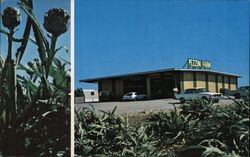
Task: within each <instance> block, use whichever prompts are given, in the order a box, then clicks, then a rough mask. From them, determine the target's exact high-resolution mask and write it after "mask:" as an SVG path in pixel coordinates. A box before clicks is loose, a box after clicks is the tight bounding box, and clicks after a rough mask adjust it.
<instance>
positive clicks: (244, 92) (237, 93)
mask: <svg viewBox="0 0 250 157" xmlns="http://www.w3.org/2000/svg"><path fill="white" fill-rule="evenodd" d="M249 90H250V89H249V86H241V87H239V88H237V89H236V90H234V91H231V95H232V96H234V97H235V99H239V98H241V97H249Z"/></svg>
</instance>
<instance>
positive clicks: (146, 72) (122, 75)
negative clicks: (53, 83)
mask: <svg viewBox="0 0 250 157" xmlns="http://www.w3.org/2000/svg"><path fill="white" fill-rule="evenodd" d="M177 71H181V72H189V71H194V72H207V73H213V74H220V75H228V76H233V77H241V76H240V75H237V74H232V73H226V72H220V71H215V70H209V69H183V68H169V69H161V70H152V71H144V72H136V73H129V74H121V75H113V76H104V77H96V78H90V79H83V80H80V82H85V83H98V82H100V81H102V80H107V79H118V78H124V77H132V76H142V75H149V74H154V73H163V72H177Z"/></svg>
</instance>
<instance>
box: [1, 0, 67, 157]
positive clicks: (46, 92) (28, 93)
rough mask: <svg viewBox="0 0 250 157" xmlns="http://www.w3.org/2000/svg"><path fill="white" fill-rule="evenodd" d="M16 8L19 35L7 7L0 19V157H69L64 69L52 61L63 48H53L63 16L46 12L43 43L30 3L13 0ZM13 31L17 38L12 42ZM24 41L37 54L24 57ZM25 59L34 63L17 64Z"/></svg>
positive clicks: (60, 12) (13, 15)
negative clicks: (1, 51)
mask: <svg viewBox="0 0 250 157" xmlns="http://www.w3.org/2000/svg"><path fill="white" fill-rule="evenodd" d="M37 3H42V2H37ZM18 5H19V7H20V9H22V10H23V11H24V13H26V17H27V21H26V25H25V28H24V30H18V26H19V24H20V23H21V19H22V18H21V14H20V11H19V9H18V8H15V7H11V6H9V7H7V8H5V9H4V10H3V13H1V15H2V18H1V23H2V24H3V26H4V27H3V29H0V33H2V35H3V36H6V37H7V39H8V42H7V44H6V45H3V44H2V43H1V47H2V46H4V47H7V48H8V50H7V52H5V53H4V54H7V55H6V56H7V57H6V58H4V57H1V56H0V156H1V155H3V156H44V157H50V156H53V157H55V156H70V106H69V104H70V96H69V93H70V69H68V68H67V64H68V63H67V62H64V61H62V60H61V59H59V58H57V56H56V53H57V52H58V51H59V50H60V49H62V48H63V47H59V48H57V46H56V43H57V39H58V37H59V36H60V35H61V34H63V33H65V32H66V31H67V30H68V25H69V15H68V12H67V11H66V10H64V9H61V8H53V9H50V10H49V11H48V12H46V14H45V15H44V22H43V26H44V28H45V30H46V31H47V32H48V33H49V34H48V35H47V36H48V37H46V35H45V33H43V29H42V27H41V24H40V22H39V21H38V20H37V17H36V16H35V14H34V11H33V1H32V0H19V3H18ZM22 16H24V17H25V15H22ZM24 19H25V18H24ZM16 31H23V36H22V37H16V34H15V32H16ZM32 31H33V32H32ZM31 32H32V33H33V34H34V37H33V36H32V35H30V34H32V33H31ZM29 41H32V43H31V44H34V45H35V47H37V51H36V50H31V51H32V52H30V51H26V47H27V43H28V42H29ZM49 41H50V42H49ZM14 44H15V45H16V46H17V47H18V48H17V49H16V50H14V46H13V45H14ZM13 51H15V52H16V53H15V55H14V52H13ZM31 54H32V55H31ZM26 55H28V56H30V57H34V58H32V59H31V60H30V61H27V62H26V63H21V59H22V58H23V56H26Z"/></svg>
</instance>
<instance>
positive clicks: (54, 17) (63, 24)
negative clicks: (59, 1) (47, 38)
mask: <svg viewBox="0 0 250 157" xmlns="http://www.w3.org/2000/svg"><path fill="white" fill-rule="evenodd" d="M69 18H70V16H69V15H68V11H67V10H64V9H62V8H53V9H50V10H49V11H48V12H46V14H45V16H44V23H43V26H44V28H45V29H46V30H47V31H48V32H50V33H52V34H53V35H55V36H60V35H61V34H63V33H65V32H66V31H67V30H68V27H69Z"/></svg>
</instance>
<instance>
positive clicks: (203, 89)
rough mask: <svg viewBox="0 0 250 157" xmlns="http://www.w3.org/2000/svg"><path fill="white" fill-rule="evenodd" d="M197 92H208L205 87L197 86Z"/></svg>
mask: <svg viewBox="0 0 250 157" xmlns="http://www.w3.org/2000/svg"><path fill="white" fill-rule="evenodd" d="M196 92H197V93H202V92H209V90H207V89H206V88H199V89H197V90H196Z"/></svg>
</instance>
